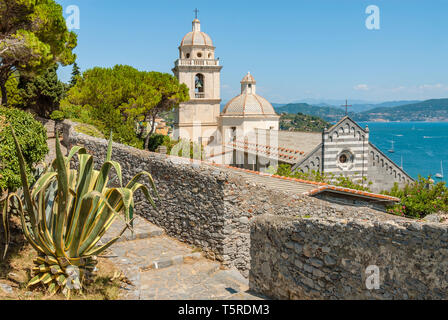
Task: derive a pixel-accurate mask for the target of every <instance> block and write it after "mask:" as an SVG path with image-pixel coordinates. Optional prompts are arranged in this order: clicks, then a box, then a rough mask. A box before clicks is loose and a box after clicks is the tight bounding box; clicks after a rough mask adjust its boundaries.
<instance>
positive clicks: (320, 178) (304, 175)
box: [267, 164, 372, 192]
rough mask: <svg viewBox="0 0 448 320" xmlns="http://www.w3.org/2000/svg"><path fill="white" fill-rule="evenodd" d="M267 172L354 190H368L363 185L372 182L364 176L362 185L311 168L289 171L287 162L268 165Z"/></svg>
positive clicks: (346, 178)
mask: <svg viewBox="0 0 448 320" xmlns="http://www.w3.org/2000/svg"><path fill="white" fill-rule="evenodd" d="M267 172H268V173H271V174H276V175H279V176H283V177H290V178H296V179H302V180H308V181H315V182H323V183H328V184H332V185H335V186H338V187H344V188H350V189H355V190H362V191H367V192H370V189H369V188H368V187H366V186H365V185H366V184H367V185H371V184H372V182H370V181H367V178H364V180H363V182H364V185H362V184H359V183H356V182H354V181H353V180H351V179H350V178H349V177H344V176H342V175H341V176H339V177H336V176H335V175H334V174H325V173H322V172H320V171H316V170H311V171H309V172H301V171H294V172H292V171H291V165H289V164H281V165H279V166H278V167H276V168H274V167H269V168H268V170H267Z"/></svg>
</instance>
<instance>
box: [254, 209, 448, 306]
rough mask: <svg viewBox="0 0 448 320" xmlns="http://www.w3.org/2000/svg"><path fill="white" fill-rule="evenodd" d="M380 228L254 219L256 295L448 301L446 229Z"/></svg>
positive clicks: (386, 224) (385, 224) (348, 222)
mask: <svg viewBox="0 0 448 320" xmlns="http://www.w3.org/2000/svg"><path fill="white" fill-rule="evenodd" d="M375 220H376V219H373V220H369V219H347V217H325V218H322V217H310V218H309V219H297V218H294V217H279V216H261V217H257V218H256V219H254V221H253V222H252V224H251V225H252V229H251V239H250V243H251V248H250V251H251V258H252V260H251V269H250V276H249V279H250V280H249V281H250V286H251V288H252V289H253V290H255V291H257V292H260V293H262V294H265V295H267V296H270V297H273V298H277V299H447V298H448V274H447V271H448V232H447V229H448V228H447V226H446V225H442V224H432V223H422V222H409V221H406V220H392V221H380V220H377V221H375ZM369 267H370V269H368V268H369ZM376 276H378V278H377V279H378V282H377V283H378V285H379V287H375V277H376Z"/></svg>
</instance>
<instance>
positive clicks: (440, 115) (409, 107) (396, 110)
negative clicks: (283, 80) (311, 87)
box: [273, 99, 448, 122]
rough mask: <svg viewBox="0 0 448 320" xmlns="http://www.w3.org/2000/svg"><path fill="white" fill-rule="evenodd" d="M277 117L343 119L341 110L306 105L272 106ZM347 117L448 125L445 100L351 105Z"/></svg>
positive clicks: (447, 106) (332, 107)
mask: <svg viewBox="0 0 448 320" xmlns="http://www.w3.org/2000/svg"><path fill="white" fill-rule="evenodd" d="M273 106H274V108H275V110H276V111H277V113H279V114H281V113H294V114H295V113H303V114H308V115H313V116H318V117H321V118H322V119H324V120H326V121H329V122H337V121H338V120H340V119H341V118H342V117H343V116H344V115H345V108H344V107H341V106H328V105H322V104H321V105H311V104H308V103H290V104H286V105H280V104H273ZM349 116H350V117H352V118H353V119H354V120H355V121H448V99H431V100H425V101H388V102H382V103H378V104H353V107H351V108H349Z"/></svg>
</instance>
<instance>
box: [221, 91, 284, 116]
mask: <svg viewBox="0 0 448 320" xmlns="http://www.w3.org/2000/svg"><path fill="white" fill-rule="evenodd" d="M222 114H223V115H225V116H235V115H236V116H248V115H263V116H267V115H277V114H276V113H275V111H274V107H272V105H271V104H270V103H269V101H268V100H266V99H265V98H263V97H262V96H259V95H258V94H254V93H243V94H240V95H239V96H236V97H235V98H233V99H232V100H230V101H229V103H227V104H226V106H225V107H224V110H223V112H222Z"/></svg>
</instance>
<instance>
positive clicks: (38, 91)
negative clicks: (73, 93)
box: [20, 64, 67, 118]
mask: <svg viewBox="0 0 448 320" xmlns="http://www.w3.org/2000/svg"><path fill="white" fill-rule="evenodd" d="M57 70H58V65H57V64H54V65H52V66H51V67H50V68H48V69H47V70H46V71H45V72H44V73H43V74H42V75H40V76H38V77H36V78H34V79H32V80H27V79H22V81H21V82H22V83H21V84H20V86H21V87H22V89H21V90H20V94H21V97H22V98H23V103H24V105H25V106H26V107H27V108H31V109H32V110H33V111H34V112H35V113H36V114H37V115H39V116H41V117H45V118H48V117H49V116H50V114H51V113H52V112H53V111H54V110H57V109H59V103H60V101H61V100H62V98H63V97H64V96H65V92H66V89H67V85H66V84H64V83H63V82H61V81H59V79H58V75H57Z"/></svg>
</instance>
